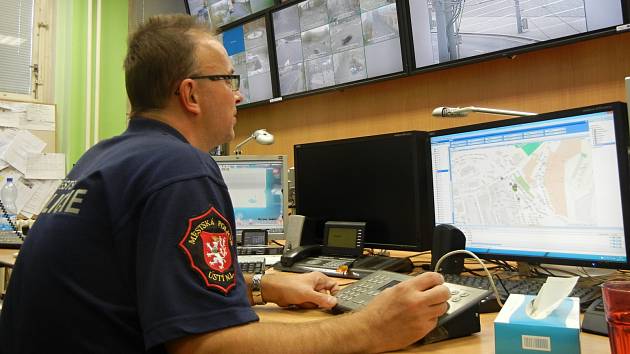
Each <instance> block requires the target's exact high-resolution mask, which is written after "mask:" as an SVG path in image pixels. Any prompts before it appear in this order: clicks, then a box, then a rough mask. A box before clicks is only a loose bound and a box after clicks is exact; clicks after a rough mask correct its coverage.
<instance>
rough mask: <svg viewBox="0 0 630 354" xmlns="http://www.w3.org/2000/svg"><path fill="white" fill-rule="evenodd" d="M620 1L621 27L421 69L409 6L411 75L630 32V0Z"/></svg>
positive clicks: (511, 57)
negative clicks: (629, 25)
mask: <svg viewBox="0 0 630 354" xmlns="http://www.w3.org/2000/svg"><path fill="white" fill-rule="evenodd" d="M409 1H414V0H409ZM416 1H424V0H416ZM618 1H619V3H620V4H621V11H622V21H623V23H621V24H619V25H615V26H609V27H604V28H600V29H597V30H592V31H586V32H582V33H577V34H573V35H570V36H564V37H558V38H552V39H548V40H545V41H541V42H537V43H532V44H526V45H521V46H517V47H511V48H506V49H502V50H497V51H493V52H488V53H483V54H479V55H474V56H469V57H464V58H460V59H456V60H449V61H445V62H442V63H435V64H432V65H425V66H421V67H418V66H417V64H416V56H415V49H414V39H413V27H412V20H411V6H407V7H406V8H405V10H406V13H405V14H404V18H405V20H406V21H407V22H408V23H407V24H406V26H405V27H406V29H407V34H406V37H407V38H408V42H407V45H408V48H407V52H408V55H409V56H408V62H409V75H416V74H420V73H425V72H431V71H437V70H442V69H447V68H452V67H457V66H462V65H467V64H473V63H480V62H485V61H490V60H493V59H499V58H507V59H514V58H516V57H517V55H520V54H524V53H529V52H533V51H538V50H542V49H546V48H553V47H559V46H563V45H566V44H572V43H577V42H581V41H586V40H590V39H595V38H599V37H604V36H610V35H614V34H617V33H620V32H623V31H626V30H628V28H627V26H628V23H629V22H630V0H618Z"/></svg>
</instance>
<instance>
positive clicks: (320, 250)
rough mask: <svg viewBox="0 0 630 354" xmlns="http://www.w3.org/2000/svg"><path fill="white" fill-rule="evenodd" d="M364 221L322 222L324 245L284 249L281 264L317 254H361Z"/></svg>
mask: <svg viewBox="0 0 630 354" xmlns="http://www.w3.org/2000/svg"><path fill="white" fill-rule="evenodd" d="M364 236H365V223H364V222H350V221H327V222H326V223H325V224H324V245H305V246H300V247H295V248H292V249H289V250H286V251H285V252H284V253H283V255H282V257H281V258H280V263H281V264H282V265H283V266H286V267H290V266H292V265H293V264H295V263H296V262H298V261H301V260H303V259H305V258H308V257H314V256H319V255H324V256H331V257H348V258H357V257H359V256H361V255H362V254H363V239H364Z"/></svg>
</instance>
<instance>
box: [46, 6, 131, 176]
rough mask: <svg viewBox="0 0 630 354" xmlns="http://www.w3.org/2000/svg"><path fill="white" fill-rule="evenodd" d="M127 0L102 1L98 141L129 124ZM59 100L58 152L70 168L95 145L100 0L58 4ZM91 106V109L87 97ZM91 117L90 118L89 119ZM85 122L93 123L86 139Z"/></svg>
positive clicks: (56, 100) (57, 67) (56, 64)
mask: <svg viewBox="0 0 630 354" xmlns="http://www.w3.org/2000/svg"><path fill="white" fill-rule="evenodd" d="M89 1H91V2H92V15H91V19H92V22H91V25H92V43H91V53H92V62H91V63H92V64H91V65H92V70H91V73H90V79H91V86H90V88H89V89H88V88H86V84H87V81H88V74H87V73H86V69H87V57H88V40H87V34H88V23H89V21H88V19H89V15H88V2H89ZM127 9H128V3H127V0H101V31H100V34H101V35H100V40H101V44H100V46H101V48H100V75H99V78H100V83H99V94H98V99H99V100H100V102H99V110H98V111H99V118H98V119H99V121H98V136H97V140H103V139H106V138H108V137H111V136H114V135H117V134H120V133H121V132H122V131H123V130H124V129H125V127H126V111H127V96H126V93H125V83H124V81H125V79H124V71H123V69H122V63H123V59H124V56H125V52H126V40H127V28H128V25H127V18H128V16H127V11H128V10H127ZM55 24H56V37H55V65H54V68H55V69H54V70H55V99H54V100H55V103H56V104H57V112H58V113H57V134H56V140H57V146H56V150H57V151H59V152H64V153H65V154H66V163H67V168H68V170H69V169H70V168H71V167H72V165H73V164H74V163H75V162H76V161H77V160H78V159H79V157H80V156H81V155H82V154H83V153H84V152H85V150H87V149H88V148H89V147H90V146H91V145H93V143H94V134H95V128H96V125H95V124H96V123H95V116H96V115H95V106H96V98H97V97H96V96H95V94H96V86H95V85H96V81H97V80H96V73H97V68H96V62H97V61H96V55H97V52H96V49H97V48H96V35H97V33H96V32H97V1H96V0H73V1H69V0H61V1H57V2H56V20H55ZM88 94H89V95H90V96H89V97H91V100H92V102H91V110H90V112H89V113H86V107H87V97H88ZM86 116H89V119H86ZM86 121H87V122H89V123H88V124H90V136H89V143H86Z"/></svg>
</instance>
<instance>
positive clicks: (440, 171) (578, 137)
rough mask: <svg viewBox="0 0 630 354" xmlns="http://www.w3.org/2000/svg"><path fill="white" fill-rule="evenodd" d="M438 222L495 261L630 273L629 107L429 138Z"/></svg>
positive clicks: (557, 114) (576, 111) (616, 106)
mask: <svg viewBox="0 0 630 354" xmlns="http://www.w3.org/2000/svg"><path fill="white" fill-rule="evenodd" d="M430 144H431V160H432V175H433V202H434V207H435V223H436V224H451V225H454V226H456V227H457V228H459V229H460V230H462V231H463V232H464V234H465V236H466V249H468V250H470V251H473V252H475V253H476V254H477V255H479V256H480V257H484V258H490V259H510V260H527V261H532V262H533V263H537V262H538V263H556V264H569V265H588V266H600V267H607V268H626V267H627V264H628V236H627V233H628V231H627V228H628V226H629V225H628V223H627V222H628V218H627V216H628V210H627V207H628V204H627V198H628V155H627V146H628V125H627V118H626V108H625V104H621V103H614V104H607V105H600V106H592V107H588V108H582V109H574V110H568V111H561V112H554V113H548V114H542V115H539V116H536V117H527V118H515V119H508V120H504V121H499V122H492V123H485V124H478V125H473V126H468V127H460V128H454V129H449V130H443V131H437V132H433V133H431V138H430Z"/></svg>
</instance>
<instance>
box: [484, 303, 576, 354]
mask: <svg viewBox="0 0 630 354" xmlns="http://www.w3.org/2000/svg"><path fill="white" fill-rule="evenodd" d="M534 298H535V296H532V295H520V294H511V295H510V296H509V297H508V299H507V301H506V302H505V304H504V306H503V308H502V309H501V312H499V314H498V315H497V317H496V319H495V320H494V348H495V352H496V354H516V353H519V354H521V353H528V354H548V353H551V354H580V299H579V298H577V297H568V298H566V299H565V300H564V301H563V302H562V303H561V304H560V306H558V308H556V309H555V310H553V312H551V313H550V314H549V315H548V316H547V317H545V318H543V319H540V320H536V319H533V318H531V317H529V316H528V315H527V314H526V313H525V308H526V307H527V304H528V303H529V302H530V301H532V300H533V299H534Z"/></svg>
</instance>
